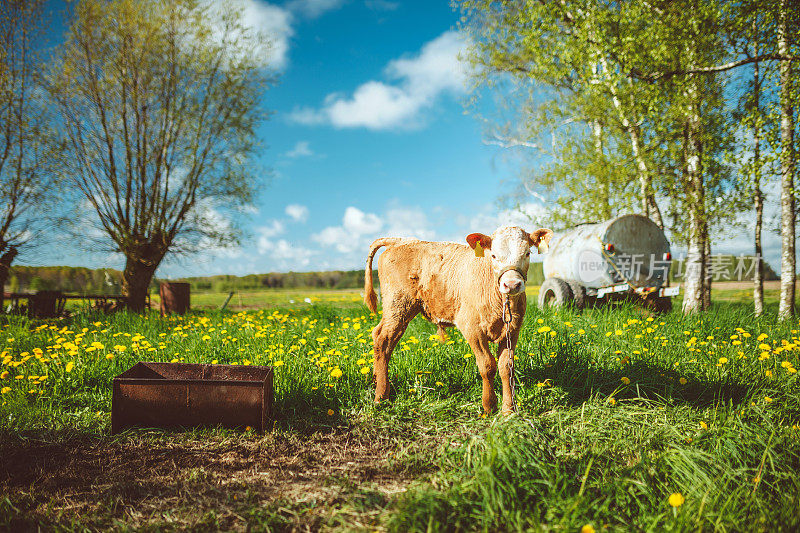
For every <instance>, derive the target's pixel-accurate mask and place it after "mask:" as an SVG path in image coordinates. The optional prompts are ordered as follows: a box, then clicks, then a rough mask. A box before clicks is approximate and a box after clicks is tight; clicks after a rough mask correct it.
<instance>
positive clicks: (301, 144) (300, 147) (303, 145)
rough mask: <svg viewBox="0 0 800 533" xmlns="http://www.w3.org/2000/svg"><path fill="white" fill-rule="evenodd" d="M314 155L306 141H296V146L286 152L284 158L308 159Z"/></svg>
mask: <svg viewBox="0 0 800 533" xmlns="http://www.w3.org/2000/svg"><path fill="white" fill-rule="evenodd" d="M312 155H314V152H313V151H312V150H311V147H310V146H309V143H308V141H298V142H297V144H295V145H294V148H292V149H291V150H289V151H288V152H286V157H291V158H296V157H309V156H312Z"/></svg>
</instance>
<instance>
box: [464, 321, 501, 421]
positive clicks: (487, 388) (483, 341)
mask: <svg viewBox="0 0 800 533" xmlns="http://www.w3.org/2000/svg"><path fill="white" fill-rule="evenodd" d="M467 342H469V345H470V347H471V348H472V353H474V354H475V362H476V363H477V364H478V372H480V373H481V379H482V380H483V395H482V402H483V412H484V413H485V414H489V413H491V412H493V411H494V410H495V409H497V396H495V393H494V387H493V384H494V376H495V374H496V373H497V362H496V361H495V360H494V355H492V350H491V345H490V344H489V339H488V338H486V337H485V336H484V335H480V334H474V335H469V336H467Z"/></svg>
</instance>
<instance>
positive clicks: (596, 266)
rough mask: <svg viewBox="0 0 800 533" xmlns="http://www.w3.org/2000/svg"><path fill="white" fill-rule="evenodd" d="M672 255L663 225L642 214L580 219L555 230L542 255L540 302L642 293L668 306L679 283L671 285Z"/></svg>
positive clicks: (582, 302)
mask: <svg viewBox="0 0 800 533" xmlns="http://www.w3.org/2000/svg"><path fill="white" fill-rule="evenodd" d="M671 260H672V256H671V254H670V249H669V241H667V238H666V236H665V235H664V231H663V230H662V229H661V228H659V227H658V226H657V225H656V224H655V222H653V221H652V220H650V219H649V218H647V217H645V216H642V215H623V216H620V217H617V218H613V219H611V220H606V221H605V222H600V223H597V224H580V225H578V226H575V227H574V228H571V229H569V230H566V231H564V232H561V233H560V234H557V235H556V236H555V238H554V239H553V240H552V241H551V243H550V253H548V254H546V255H545V257H544V277H545V280H544V282H543V283H542V286H541V288H540V289H539V307H540V308H545V307H548V306H562V305H573V306H575V307H577V308H579V309H580V308H583V307H584V306H586V305H587V304H589V303H592V302H594V301H600V300H604V299H611V298H624V297H630V296H632V295H635V294H638V295H639V296H640V297H641V299H642V300H643V301H644V302H645V303H646V304H647V305H648V306H649V307H651V308H653V309H656V310H659V311H667V310H669V309H671V307H672V300H671V299H670V297H671V296H675V295H677V294H678V291H679V287H667V286H666V285H667V281H668V276H669V267H670V262H671Z"/></svg>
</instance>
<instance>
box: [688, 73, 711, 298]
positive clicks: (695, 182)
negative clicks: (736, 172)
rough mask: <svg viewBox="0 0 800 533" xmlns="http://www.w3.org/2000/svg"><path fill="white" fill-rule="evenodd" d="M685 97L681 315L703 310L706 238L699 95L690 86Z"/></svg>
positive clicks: (692, 85) (695, 88)
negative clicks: (684, 238)
mask: <svg viewBox="0 0 800 533" xmlns="http://www.w3.org/2000/svg"><path fill="white" fill-rule="evenodd" d="M687 96H688V98H689V108H688V110H687V117H686V126H685V129H684V146H683V151H684V154H685V155H684V160H685V164H684V180H683V182H684V187H686V198H687V201H688V203H689V205H688V211H689V250H688V255H687V257H686V271H685V272H686V273H685V280H686V282H685V287H684V295H683V312H684V313H694V312H696V311H703V310H705V303H706V302H705V298H704V285H705V278H706V263H707V258H706V245H705V240H706V237H707V236H708V230H707V226H706V224H707V220H706V216H705V205H706V204H705V184H704V183H703V170H702V140H701V138H700V112H699V109H698V103H699V102H698V101H699V98H698V91H697V87H696V85H695V84H694V83H691V84H690V86H689V88H688V90H687Z"/></svg>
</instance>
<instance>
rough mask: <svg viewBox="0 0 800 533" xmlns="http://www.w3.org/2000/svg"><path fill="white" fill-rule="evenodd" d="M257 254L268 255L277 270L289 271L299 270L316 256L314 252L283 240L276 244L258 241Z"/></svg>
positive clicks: (266, 240) (267, 240) (265, 240)
mask: <svg viewBox="0 0 800 533" xmlns="http://www.w3.org/2000/svg"><path fill="white" fill-rule="evenodd" d="M258 252H259V253H260V254H262V255H263V254H266V255H269V257H270V259H271V260H273V261H274V262H275V263H276V265H277V266H278V268H281V269H289V270H300V269H302V268H305V267H307V266H308V265H309V264H310V263H311V259H312V258H313V257H314V255H316V254H317V252H316V251H314V250H311V249H309V248H305V247H303V246H297V245H295V244H292V243H290V242H289V241H287V240H285V239H280V240H278V241H277V242H275V241H271V240H269V239H261V240H259V246H258Z"/></svg>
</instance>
